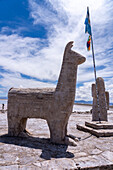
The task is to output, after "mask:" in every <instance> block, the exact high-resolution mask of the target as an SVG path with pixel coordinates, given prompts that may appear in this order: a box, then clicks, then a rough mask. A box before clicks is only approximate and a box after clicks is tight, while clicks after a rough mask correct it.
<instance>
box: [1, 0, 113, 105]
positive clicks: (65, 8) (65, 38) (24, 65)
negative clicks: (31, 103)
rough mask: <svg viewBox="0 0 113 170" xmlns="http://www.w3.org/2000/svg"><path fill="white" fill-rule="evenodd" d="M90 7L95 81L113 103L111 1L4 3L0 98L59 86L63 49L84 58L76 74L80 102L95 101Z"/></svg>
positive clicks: (6, 0) (23, 0) (16, 0)
mask: <svg viewBox="0 0 113 170" xmlns="http://www.w3.org/2000/svg"><path fill="white" fill-rule="evenodd" d="M87 6H89V10H90V16H91V25H92V32H93V40H94V49H95V57H96V67H97V76H98V77H103V78H104V80H105V86H106V90H107V91H109V93H110V102H113V66H112V65H113V31H112V30H113V1H110V0H99V1H97V0H76V1H73V0H11V1H9V0H0V96H1V97H2V96H7V92H8V90H9V88H11V87H24V88H27V87H33V88H35V87H39V88H41V87H55V86H56V83H57V80H58V76H59V72H60V68H61V63H62V58H63V52H64V48H65V45H66V44H67V43H68V42H69V41H72V40H73V41H74V46H73V50H75V51H77V52H79V53H80V54H82V55H84V56H85V57H86V62H85V63H84V64H82V65H80V66H79V68H78V74H77V89H76V100H86V101H88V100H92V96H91V84H92V83H94V72H93V60H92V55H91V51H90V52H88V51H87V49H86V42H87V38H88V34H85V33H84V30H85V25H84V21H85V17H86V9H87Z"/></svg>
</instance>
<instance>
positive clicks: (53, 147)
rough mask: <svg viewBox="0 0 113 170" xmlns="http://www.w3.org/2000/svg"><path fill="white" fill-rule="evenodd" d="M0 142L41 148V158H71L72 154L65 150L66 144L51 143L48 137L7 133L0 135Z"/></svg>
mask: <svg viewBox="0 0 113 170" xmlns="http://www.w3.org/2000/svg"><path fill="white" fill-rule="evenodd" d="M0 142H1V143H6V144H13V145H18V146H23V147H28V148H33V149H42V153H41V155H40V157H41V158H43V159H46V160H50V159H51V158H73V157H74V154H73V153H71V152H66V150H67V147H68V146H67V145H60V144H52V143H51V142H50V139H47V138H38V137H31V136H30V137H27V138H21V137H9V136H8V135H7V134H6V135H2V136H0Z"/></svg>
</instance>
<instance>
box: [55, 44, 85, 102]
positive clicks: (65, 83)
mask: <svg viewBox="0 0 113 170" xmlns="http://www.w3.org/2000/svg"><path fill="white" fill-rule="evenodd" d="M72 46H73V41H71V42H69V43H68V44H67V45H66V47H65V51H64V56H63V62H62V68H61V72H60V76H59V79H58V84H57V87H56V92H57V91H60V92H62V93H63V94H64V95H65V94H66V95H67V93H68V94H69V96H70V97H71V98H72V99H73V100H74V98H75V90H76V79H77V67H78V65H79V64H82V63H83V62H85V57H83V56H82V55H80V54H78V53H76V52H74V51H72V50H71V48H72ZM65 92H66V93H65ZM63 94H62V95H63Z"/></svg>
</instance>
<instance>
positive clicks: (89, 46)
mask: <svg viewBox="0 0 113 170" xmlns="http://www.w3.org/2000/svg"><path fill="white" fill-rule="evenodd" d="M90 48H91V36H90V35H89V37H88V40H87V50H88V51H89V50H90Z"/></svg>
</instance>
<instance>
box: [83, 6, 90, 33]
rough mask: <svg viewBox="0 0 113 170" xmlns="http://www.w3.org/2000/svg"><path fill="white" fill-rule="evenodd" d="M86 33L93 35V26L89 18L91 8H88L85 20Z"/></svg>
mask: <svg viewBox="0 0 113 170" xmlns="http://www.w3.org/2000/svg"><path fill="white" fill-rule="evenodd" d="M84 24H85V33H88V34H89V35H91V25H90V17H89V7H87V15H86V19H85V23H84Z"/></svg>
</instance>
